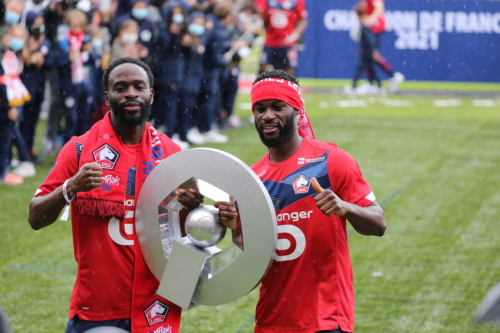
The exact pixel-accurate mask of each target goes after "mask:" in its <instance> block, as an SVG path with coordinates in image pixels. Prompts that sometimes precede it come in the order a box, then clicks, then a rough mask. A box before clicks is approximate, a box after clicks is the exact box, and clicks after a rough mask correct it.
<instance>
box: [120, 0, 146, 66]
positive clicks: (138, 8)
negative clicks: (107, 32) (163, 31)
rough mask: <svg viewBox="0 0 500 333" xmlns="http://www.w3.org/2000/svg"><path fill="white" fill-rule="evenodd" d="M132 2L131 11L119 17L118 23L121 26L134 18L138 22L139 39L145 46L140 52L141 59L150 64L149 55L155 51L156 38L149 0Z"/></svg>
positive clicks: (134, 0)
mask: <svg viewBox="0 0 500 333" xmlns="http://www.w3.org/2000/svg"><path fill="white" fill-rule="evenodd" d="M131 4H132V9H131V13H130V14H125V15H123V16H121V17H119V18H117V20H116V24H117V26H120V25H121V23H122V22H124V21H126V20H134V21H135V22H136V23H137V25H138V27H139V34H138V36H139V38H138V41H139V43H141V44H142V45H143V46H144V49H142V50H141V53H140V54H139V59H141V60H142V61H144V62H145V63H147V64H149V63H150V57H148V56H149V55H150V54H151V53H152V51H153V41H154V40H155V36H154V31H155V27H154V23H153V22H152V21H151V20H149V19H148V13H149V10H148V6H149V0H131Z"/></svg>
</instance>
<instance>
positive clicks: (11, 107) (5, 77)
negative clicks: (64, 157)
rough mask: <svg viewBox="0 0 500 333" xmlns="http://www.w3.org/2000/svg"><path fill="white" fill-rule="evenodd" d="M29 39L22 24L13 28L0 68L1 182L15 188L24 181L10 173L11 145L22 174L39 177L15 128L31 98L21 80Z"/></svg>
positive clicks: (10, 31) (8, 35)
mask: <svg viewBox="0 0 500 333" xmlns="http://www.w3.org/2000/svg"><path fill="white" fill-rule="evenodd" d="M27 36H28V32H27V31H26V28H25V27H23V26H21V25H19V24H14V25H12V26H11V27H10V29H9V31H8V33H7V35H5V37H6V38H7V39H8V41H9V44H8V48H7V49H6V50H5V52H4V54H3V57H2V59H1V66H0V68H1V70H0V72H1V73H0V86H1V87H2V88H1V90H2V91H3V90H5V95H4V96H2V94H0V98H1V99H2V101H1V104H2V109H4V111H6V112H2V116H0V123H1V125H0V133H1V134H0V182H3V183H6V184H12V185H17V184H21V183H22V182H23V178H22V177H21V176H20V175H16V174H17V173H19V170H17V169H16V170H14V171H15V172H12V173H9V172H8V166H9V162H10V155H11V148H12V144H15V145H16V147H17V150H18V157H19V160H20V161H21V162H22V169H23V171H25V172H26V174H25V175H26V176H34V175H35V173H36V171H35V167H34V165H33V163H31V162H30V161H29V157H28V155H27V154H26V143H25V142H24V140H23V137H22V135H21V133H20V132H19V130H18V129H17V127H16V121H18V120H19V118H20V117H19V116H20V108H21V107H22V106H23V105H24V103H25V102H27V101H29V100H30V98H31V96H30V94H29V93H28V90H27V89H26V87H25V86H24V85H23V83H22V82H21V80H20V79H19V75H20V74H21V72H22V70H23V57H22V55H21V53H22V49H23V46H24V43H25V40H26V38H27ZM28 168H29V170H28ZM25 169H26V170H25Z"/></svg>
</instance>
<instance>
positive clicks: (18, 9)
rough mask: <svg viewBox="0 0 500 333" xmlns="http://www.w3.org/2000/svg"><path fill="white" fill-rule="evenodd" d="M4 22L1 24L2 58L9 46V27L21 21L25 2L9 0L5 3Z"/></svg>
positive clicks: (0, 55) (0, 52)
mask: <svg viewBox="0 0 500 333" xmlns="http://www.w3.org/2000/svg"><path fill="white" fill-rule="evenodd" d="M4 5H5V14H4V24H2V25H1V26H0V40H1V41H2V42H1V43H0V59H1V58H2V57H3V53H4V52H5V51H6V50H7V49H8V48H9V36H8V33H9V29H10V27H11V26H12V25H14V24H17V23H19V20H20V19H21V15H22V13H23V8H24V3H23V2H22V1H21V0H7V1H5V3H4Z"/></svg>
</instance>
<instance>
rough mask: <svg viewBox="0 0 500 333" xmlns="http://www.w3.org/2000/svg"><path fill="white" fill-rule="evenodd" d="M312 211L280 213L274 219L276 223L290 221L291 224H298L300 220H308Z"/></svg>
mask: <svg viewBox="0 0 500 333" xmlns="http://www.w3.org/2000/svg"><path fill="white" fill-rule="evenodd" d="M312 212H313V211H312V210H310V211H308V212H306V211H302V212H292V213H281V214H278V215H276V219H277V220H278V221H289V220H292V221H293V222H298V221H299V220H301V219H308V218H310V217H311V214H312Z"/></svg>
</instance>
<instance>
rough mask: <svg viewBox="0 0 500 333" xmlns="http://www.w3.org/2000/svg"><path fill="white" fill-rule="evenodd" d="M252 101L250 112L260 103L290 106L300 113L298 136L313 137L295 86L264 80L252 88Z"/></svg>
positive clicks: (289, 83) (301, 100)
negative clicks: (276, 102)
mask: <svg viewBox="0 0 500 333" xmlns="http://www.w3.org/2000/svg"><path fill="white" fill-rule="evenodd" d="M250 96H251V99H252V112H253V111H254V108H255V104H257V103H258V102H261V101H265V100H270V99H277V100H280V101H283V102H285V103H287V104H289V105H291V106H292V107H293V108H294V109H297V110H299V111H300V113H299V115H298V119H297V127H298V129H299V135H300V136H302V137H311V138H313V139H314V138H315V137H314V131H313V128H312V125H311V122H310V121H309V117H308V116H307V113H306V110H305V108H304V100H303V99H302V95H301V93H300V88H299V86H298V85H297V84H295V83H293V82H290V81H287V80H284V79H271V78H269V79H264V80H261V81H259V82H257V83H256V84H254V86H253V87H252V92H251V93H250Z"/></svg>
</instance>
